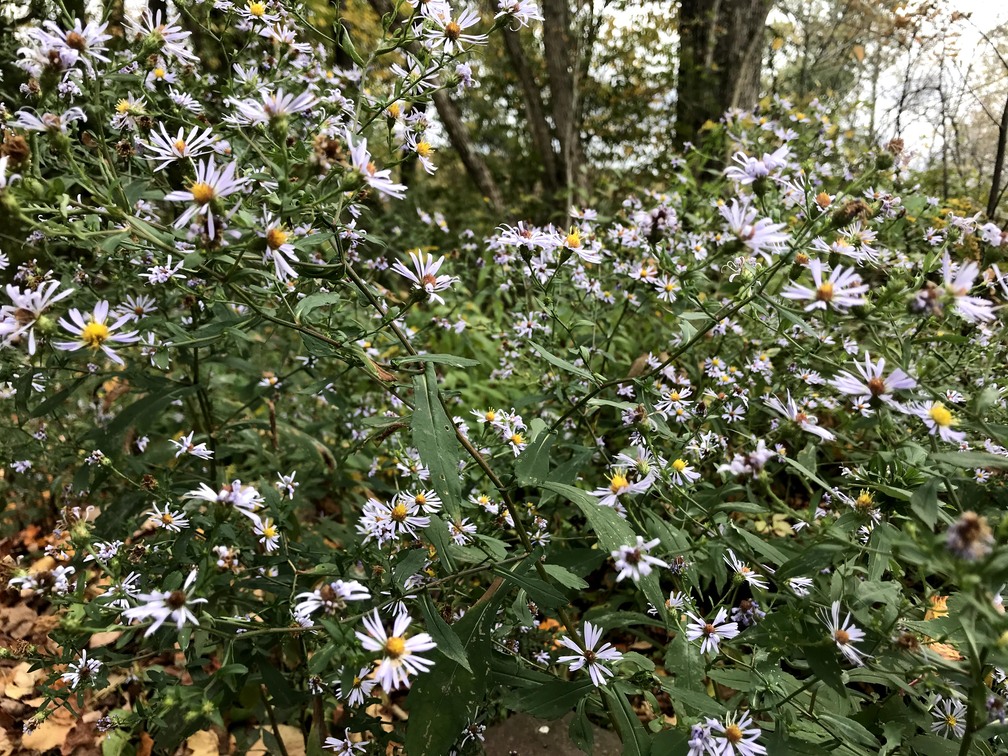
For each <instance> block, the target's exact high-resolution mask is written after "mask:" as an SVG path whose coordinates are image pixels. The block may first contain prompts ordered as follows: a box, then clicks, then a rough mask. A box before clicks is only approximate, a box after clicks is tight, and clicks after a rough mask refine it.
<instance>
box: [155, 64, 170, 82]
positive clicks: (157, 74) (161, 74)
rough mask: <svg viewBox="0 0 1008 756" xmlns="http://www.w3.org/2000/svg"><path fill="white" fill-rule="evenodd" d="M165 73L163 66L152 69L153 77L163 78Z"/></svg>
mask: <svg viewBox="0 0 1008 756" xmlns="http://www.w3.org/2000/svg"><path fill="white" fill-rule="evenodd" d="M166 73H167V71H165V70H164V69H163V68H161V67H160V66H159V67H158V68H155V69H154V78H155V79H163V78H164V77H165V74H166Z"/></svg>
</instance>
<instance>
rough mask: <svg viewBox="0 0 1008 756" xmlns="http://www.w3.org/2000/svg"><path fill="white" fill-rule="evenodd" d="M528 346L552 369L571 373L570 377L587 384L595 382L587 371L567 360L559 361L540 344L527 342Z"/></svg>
mask: <svg viewBox="0 0 1008 756" xmlns="http://www.w3.org/2000/svg"><path fill="white" fill-rule="evenodd" d="M528 345H529V346H530V347H532V348H533V349H534V350H536V351H537V352H538V353H539V355H540V356H541V357H542V358H543V359H544V360H546V362H548V363H549V364H550V365H552V366H553V367H557V368H560V369H561V370H563V371H565V372H567V373H571V374H572V375H576V376H577V377H578V378H583V379H584V380H586V381H588V382H589V383H594V382H595V377H594V376H593V375H592V374H591V373H589V372H588V371H587V370H585V369H584V368H579V367H578V366H577V365H575V364H574V363H572V362H568V361H567V360H564V359H561V358H559V357H557V356H556V355H555V354H553V353H552V352H551V351H549V350H548V349H547V348H546V347H544V346H543V345H542V344H537V343H536V342H534V341H529V342H528Z"/></svg>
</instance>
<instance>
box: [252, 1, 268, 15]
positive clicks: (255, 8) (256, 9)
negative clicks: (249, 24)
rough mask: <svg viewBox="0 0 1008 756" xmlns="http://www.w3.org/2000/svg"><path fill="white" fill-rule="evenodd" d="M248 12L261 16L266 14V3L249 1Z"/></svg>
mask: <svg viewBox="0 0 1008 756" xmlns="http://www.w3.org/2000/svg"><path fill="white" fill-rule="evenodd" d="M248 12H249V15H250V16H256V17H260V16H263V15H265V14H266V3H249V4H248Z"/></svg>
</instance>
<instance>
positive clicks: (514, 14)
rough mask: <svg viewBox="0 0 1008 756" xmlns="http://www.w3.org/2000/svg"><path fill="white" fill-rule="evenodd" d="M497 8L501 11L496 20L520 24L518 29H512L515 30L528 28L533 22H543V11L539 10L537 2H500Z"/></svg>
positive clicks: (531, 0) (502, 0)
mask: <svg viewBox="0 0 1008 756" xmlns="http://www.w3.org/2000/svg"><path fill="white" fill-rule="evenodd" d="M497 8H498V9H499V11H498V13H497V15H495V16H494V20H495V21H496V20H497V19H498V18H503V17H507V18H509V19H512V20H514V21H515V23H517V24H518V26H517V27H512V28H513V29H517V28H521V27H523V26H528V25H529V23H530V22H532V21H542V20H543V15H542V11H541V10H539V4H538V3H537V2H536V0H498V2H497Z"/></svg>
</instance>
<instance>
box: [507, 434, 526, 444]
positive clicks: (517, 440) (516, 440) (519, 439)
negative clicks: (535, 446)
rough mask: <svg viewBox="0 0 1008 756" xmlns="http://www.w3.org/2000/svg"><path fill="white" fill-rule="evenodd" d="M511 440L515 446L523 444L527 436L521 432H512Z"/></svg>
mask: <svg viewBox="0 0 1008 756" xmlns="http://www.w3.org/2000/svg"><path fill="white" fill-rule="evenodd" d="M509 440H510V441H511V443H512V444H514V445H515V446H521V445H522V444H524V443H525V436H523V435H522V434H521V433H512V434H511V438H510V439H509Z"/></svg>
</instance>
